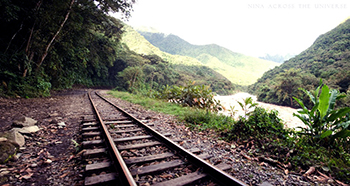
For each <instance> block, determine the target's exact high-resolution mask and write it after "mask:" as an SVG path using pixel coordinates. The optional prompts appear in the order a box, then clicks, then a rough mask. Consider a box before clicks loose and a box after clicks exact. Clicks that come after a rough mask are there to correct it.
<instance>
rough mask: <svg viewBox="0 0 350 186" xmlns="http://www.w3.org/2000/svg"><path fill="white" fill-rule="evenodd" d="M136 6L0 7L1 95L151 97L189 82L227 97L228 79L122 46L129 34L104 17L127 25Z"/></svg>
mask: <svg viewBox="0 0 350 186" xmlns="http://www.w3.org/2000/svg"><path fill="white" fill-rule="evenodd" d="M133 2H134V1H133V0H123V1H104V0H99V1H90V0H78V1H73V0H62V1H42V0H29V1H23V2H22V1H17V0H1V1H0V10H1V17H0V24H1V25H2V27H3V28H6V29H1V31H0V81H1V85H0V95H1V96H4V95H10V96H21V97H34V96H48V95H49V94H50V90H51V89H66V88H71V87H72V86H74V85H83V86H107V87H117V89H119V90H127V91H130V92H141V93H143V94H151V93H152V92H153V91H157V90H161V89H162V88H163V87H165V86H166V85H174V84H176V85H185V84H186V82H188V81H189V80H194V81H197V82H198V83H202V84H206V85H208V86H210V87H211V89H212V90H213V91H215V92H217V93H220V94H228V93H231V92H232V90H233V89H234V86H233V85H232V83H230V82H229V81H228V80H227V79H226V78H224V77H223V76H222V75H220V74H218V73H216V72H215V71H213V70H211V69H209V68H208V67H204V66H197V65H190V66H189V65H188V64H187V61H190V60H189V58H188V57H181V56H174V57H170V56H164V55H161V53H158V54H156V53H148V54H145V53H141V54H140V53H135V52H134V51H131V50H130V49H129V47H128V46H129V43H125V42H121V39H122V38H124V37H126V38H127V37H128V33H129V32H128V28H130V27H128V26H126V25H124V24H123V23H122V22H121V21H119V20H117V19H115V18H113V17H110V16H108V13H109V12H110V11H119V12H123V13H124V15H125V17H126V18H127V17H128V16H129V14H130V11H131V10H132V4H133ZM123 41H125V39H124V40H123ZM174 61H178V62H177V63H172V62H174Z"/></svg>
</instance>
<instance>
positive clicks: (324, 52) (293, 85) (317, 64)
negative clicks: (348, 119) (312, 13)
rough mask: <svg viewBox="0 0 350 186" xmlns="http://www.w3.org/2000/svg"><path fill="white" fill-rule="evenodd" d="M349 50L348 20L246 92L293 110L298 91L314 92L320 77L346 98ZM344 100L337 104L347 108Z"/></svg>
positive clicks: (348, 78) (348, 79) (349, 76)
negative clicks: (249, 91)
mask: <svg viewBox="0 0 350 186" xmlns="http://www.w3.org/2000/svg"><path fill="white" fill-rule="evenodd" d="M349 48H350V19H348V20H346V21H345V22H344V23H342V24H340V25H339V26H337V27H336V28H334V29H333V30H331V31H329V32H327V33H325V34H323V35H321V36H320V37H318V39H317V40H316V41H315V42H314V44H313V45H312V46H311V47H309V48H308V49H307V50H305V51H304V52H302V53H301V54H299V55H297V56H295V57H294V58H291V59H290V60H288V61H286V62H285V63H283V64H281V65H280V66H278V67H275V68H274V69H271V70H269V71H268V72H266V73H265V74H264V75H263V76H262V77H261V78H260V79H259V80H258V81H257V83H255V84H254V85H252V86H250V87H249V89H250V90H251V91H252V93H254V94H255V95H257V96H258V100H261V101H264V102H269V103H274V104H279V105H286V106H292V107H297V106H298V104H297V103H296V102H295V101H294V100H293V97H300V95H303V94H302V91H300V90H298V88H299V87H302V88H304V89H306V90H312V89H315V88H316V87H317V86H318V80H319V79H320V78H322V79H324V81H325V82H326V83H327V84H328V85H329V86H330V87H331V88H334V89H337V90H339V91H340V92H341V93H346V94H348V95H349V94H350V92H349V85H350V66H349V64H350V50H349ZM347 97H348V98H347V99H345V100H344V101H342V102H339V105H341V106H349V104H350V102H349V97H350V96H347ZM304 98H305V99H304V100H306V99H307V97H304ZM310 104H311V103H310V102H309V103H306V105H308V106H310Z"/></svg>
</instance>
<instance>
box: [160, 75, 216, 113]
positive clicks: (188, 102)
mask: <svg viewBox="0 0 350 186" xmlns="http://www.w3.org/2000/svg"><path fill="white" fill-rule="evenodd" d="M194 83H195V82H192V83H191V82H189V83H188V84H187V85H186V86H176V85H174V86H172V87H169V86H166V87H165V88H164V89H163V90H162V91H161V92H160V93H159V94H158V96H157V97H158V98H160V99H166V100H168V101H169V102H174V103H178V104H180V105H182V106H189V107H197V108H201V109H207V110H210V111H214V112H217V111H219V110H222V106H221V104H220V102H218V101H216V100H215V99H214V94H213V93H212V91H211V90H210V88H209V87H208V86H205V85H194Z"/></svg>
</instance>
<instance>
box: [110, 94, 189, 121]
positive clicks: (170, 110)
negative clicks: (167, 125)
mask: <svg viewBox="0 0 350 186" xmlns="http://www.w3.org/2000/svg"><path fill="white" fill-rule="evenodd" d="M109 94H111V95H112V96H114V97H118V98H120V99H122V100H125V101H128V102H130V103H134V104H138V105H141V106H143V107H144V108H146V109H149V110H153V111H156V112H161V113H164V114H170V115H175V116H178V117H180V118H182V117H184V116H185V114H186V113H188V112H195V109H192V108H188V107H182V106H180V105H177V104H174V103H169V102H166V101H162V100H157V99H152V98H148V97H144V96H140V95H134V94H130V93H128V92H119V91H110V92H109Z"/></svg>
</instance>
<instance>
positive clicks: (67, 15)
mask: <svg viewBox="0 0 350 186" xmlns="http://www.w3.org/2000/svg"><path fill="white" fill-rule="evenodd" d="M74 1H75V0H72V1H71V2H70V6H69V10H68V12H67V14H66V17H65V18H64V20H63V22H62V23H61V25H60V27H59V28H58V30H57V32H56V34H55V35H54V36H53V37H52V39H51V41H50V43H49V44H48V45H47V46H46V48H45V52H44V54H43V55H42V56H41V58H40V61H39V63H38V68H39V67H40V66H41V64H42V63H43V61H44V59H45V58H46V56H47V54H48V52H49V49H50V47H51V45H52V43H53V42H54V41H55V39H56V37H57V36H58V34H59V33H60V32H61V30H62V28H63V26H64V24H65V23H66V22H67V19H68V17H69V14H70V13H71V11H72V6H73V4H74Z"/></svg>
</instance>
